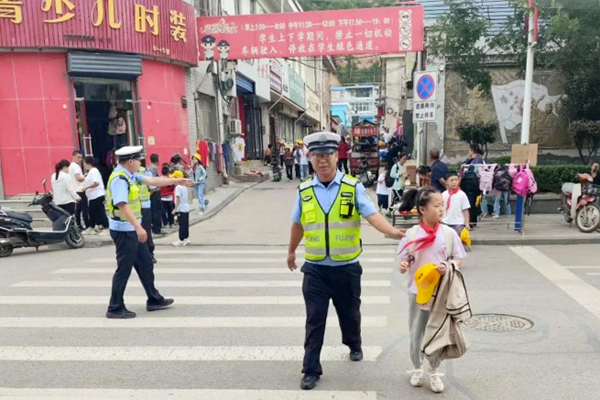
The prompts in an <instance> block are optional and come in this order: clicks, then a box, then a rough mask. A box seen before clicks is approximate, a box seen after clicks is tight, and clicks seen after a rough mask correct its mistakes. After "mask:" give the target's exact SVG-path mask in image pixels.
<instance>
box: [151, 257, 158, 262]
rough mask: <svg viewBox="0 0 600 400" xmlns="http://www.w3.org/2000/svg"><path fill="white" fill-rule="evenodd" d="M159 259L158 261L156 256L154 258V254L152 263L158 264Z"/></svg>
mask: <svg viewBox="0 0 600 400" xmlns="http://www.w3.org/2000/svg"><path fill="white" fill-rule="evenodd" d="M157 262H158V261H156V258H154V256H152V263H153V264H156V263H157Z"/></svg>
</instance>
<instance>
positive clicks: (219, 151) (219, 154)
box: [212, 143, 224, 174]
mask: <svg viewBox="0 0 600 400" xmlns="http://www.w3.org/2000/svg"><path fill="white" fill-rule="evenodd" d="M212 144H213V145H214V146H215V152H216V153H217V155H216V156H215V157H216V163H217V172H218V173H220V174H221V173H223V157H224V154H223V147H221V146H219V145H218V144H217V143H212Z"/></svg>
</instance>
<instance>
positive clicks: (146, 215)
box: [138, 165, 156, 264]
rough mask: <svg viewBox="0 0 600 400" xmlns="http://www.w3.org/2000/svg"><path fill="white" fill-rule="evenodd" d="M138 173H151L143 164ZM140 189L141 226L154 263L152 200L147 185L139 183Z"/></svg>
mask: <svg viewBox="0 0 600 400" xmlns="http://www.w3.org/2000/svg"><path fill="white" fill-rule="evenodd" d="M138 173H139V174H140V175H144V176H147V177H149V178H151V177H152V173H151V172H150V171H148V170H147V169H146V167H144V166H143V165H142V166H141V167H140V169H139V171H138ZM139 190H140V201H141V202H142V227H143V228H144V230H145V231H146V235H148V240H147V241H146V243H147V244H148V250H150V254H151V255H152V262H153V263H154V264H156V258H154V239H153V238H152V202H151V201H150V189H149V188H148V185H142V184H139Z"/></svg>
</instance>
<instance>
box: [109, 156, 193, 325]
mask: <svg viewBox="0 0 600 400" xmlns="http://www.w3.org/2000/svg"><path fill="white" fill-rule="evenodd" d="M142 150H143V147H142V146H125V147H123V148H121V149H119V150H117V151H116V152H115V155H116V156H117V158H118V160H119V165H118V166H117V167H116V168H115V170H114V171H113V173H112V174H111V176H110V178H109V179H108V185H107V191H106V202H107V203H108V210H109V226H110V236H111V237H112V239H113V241H114V243H115V246H116V255H117V270H116V272H115V274H114V276H113V281H112V295H111V298H110V304H109V306H108V311H107V312H106V317H107V318H121V319H125V318H134V317H135V316H136V314H135V313H134V312H133V311H129V310H128V309H127V308H126V307H125V302H124V300H123V295H124V293H125V288H126V286H127V281H128V279H129V276H130V275H131V269H132V267H133V268H135V270H136V272H137V274H138V276H139V278H140V281H141V282H142V286H143V287H144V290H145V291H146V295H147V296H148V301H147V303H146V310H147V311H156V310H160V309H162V308H166V307H169V306H170V305H171V304H173V299H165V298H164V297H163V296H161V294H160V293H159V292H158V290H156V288H155V287H154V265H153V263H152V256H151V254H150V251H149V250H148V246H147V245H146V240H148V235H147V234H146V230H145V229H144V228H143V227H142V225H141V223H140V222H141V219H142V203H141V201H140V185H152V186H169V185H185V186H188V187H192V186H193V184H194V183H193V182H192V181H191V180H189V179H171V178H165V177H157V178H154V177H147V176H144V175H140V174H139V173H138V171H139V169H140V166H141V160H143V159H144V155H143V154H142Z"/></svg>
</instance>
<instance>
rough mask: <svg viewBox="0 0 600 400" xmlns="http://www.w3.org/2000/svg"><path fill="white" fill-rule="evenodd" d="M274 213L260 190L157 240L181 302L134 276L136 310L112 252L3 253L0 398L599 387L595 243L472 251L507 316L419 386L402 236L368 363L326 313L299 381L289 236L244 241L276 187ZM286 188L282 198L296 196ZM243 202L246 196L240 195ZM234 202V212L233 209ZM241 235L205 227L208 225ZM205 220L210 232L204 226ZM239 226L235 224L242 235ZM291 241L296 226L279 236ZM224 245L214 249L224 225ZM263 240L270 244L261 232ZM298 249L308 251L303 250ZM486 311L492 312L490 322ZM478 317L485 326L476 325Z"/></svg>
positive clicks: (320, 395) (478, 393)
mask: <svg viewBox="0 0 600 400" xmlns="http://www.w3.org/2000/svg"><path fill="white" fill-rule="evenodd" d="M262 192H263V193H262V196H263V200H262V202H263V203H264V206H263V207H264V208H270V209H271V210H272V211H273V212H274V213H275V214H276V216H277V218H276V221H275V219H273V218H264V217H263V225H262V226H255V225H253V226H249V225H246V224H248V223H249V221H247V219H249V218H250V219H252V218H257V219H258V217H257V216H256V213H254V214H252V215H254V216H248V215H249V214H248V213H249V212H250V211H251V210H249V208H251V207H255V205H253V204H254V203H253V201H254V200H250V199H251V198H252V197H253V196H255V195H256V196H259V194H257V193H255V192H254V191H249V192H248V193H247V194H246V193H245V194H244V195H242V196H241V197H240V198H239V199H238V200H236V202H234V203H232V205H231V206H229V207H228V208H227V209H226V211H227V210H229V211H228V212H223V213H221V214H219V215H217V216H216V217H214V218H213V219H211V220H210V221H208V222H207V223H203V224H200V225H198V226H197V227H195V228H194V230H193V232H192V240H193V242H194V243H195V244H196V245H195V246H190V247H186V248H183V249H176V248H173V247H170V246H159V248H158V251H157V258H158V259H159V264H157V266H156V276H157V287H158V288H159V290H161V292H162V293H163V294H164V295H165V296H168V297H174V298H175V301H176V303H175V306H174V307H173V308H172V309H169V310H164V311H160V312H157V313H147V312H146V311H145V310H144V293H143V290H142V288H141V287H140V285H139V281H138V279H137V276H136V275H135V273H134V274H132V277H131V280H130V282H131V285H130V287H129V288H128V290H127V293H126V302H127V304H128V307H129V308H130V309H131V310H133V311H136V312H138V317H137V318H136V319H134V320H127V321H112V320H107V319H105V318H104V312H105V310H106V305H107V302H108V298H109V295H110V280H111V274H112V272H113V270H114V268H115V263H114V260H113V257H114V250H113V249H112V248H111V247H103V248H97V249H83V250H76V251H70V250H42V251H40V252H39V253H36V252H35V251H29V250H25V251H16V252H15V254H14V255H13V256H12V257H10V258H7V259H2V260H0V397H2V398H3V399H4V398H6V399H17V398H18V399H22V398H31V399H161V400H162V399H166V398H168V399H185V400H187V399H224V400H228V399H250V400H253V399H263V400H270V399H281V400H288V399H318V400H322V399H342V400H354V399H371V400H374V399H429V398H446V399H453V400H454V399H459V400H460V399H472V400H492V399H511V400H520V399H523V400H531V399H543V398H547V399H553V400H558V399H565V400H567V399H595V398H597V396H598V392H599V391H600V383H599V382H598V379H597V371H596V370H597V369H598V367H600V357H599V353H600V321H599V318H600V261H598V258H597V254H598V250H597V246H553V247H543V246H542V247H520V248H510V247H501V246H492V247H476V248H474V250H473V252H471V253H469V257H468V259H467V260H466V262H465V266H464V267H463V272H464V274H465V277H466V279H467V285H468V289H469V296H470V300H471V303H472V307H473V309H474V312H475V313H476V314H502V315H511V316H517V317H521V318H525V319H526V320H528V321H531V322H532V323H533V326H532V327H530V329H525V330H510V331H499V330H500V329H504V328H510V329H522V328H528V326H526V322H527V321H525V323H521V322H519V321H514V320H512V321H510V323H505V322H506V320H505V319H503V318H499V319H498V318H497V316H494V317H492V318H491V319H488V320H484V321H483V323H481V324H479V325H477V324H475V323H473V324H471V325H472V326H473V327H475V328H480V329H488V330H483V331H480V330H473V329H468V330H466V335H467V337H468V339H469V341H470V342H471V348H470V350H469V351H468V352H467V354H466V355H465V356H464V357H463V358H461V359H459V360H455V361H450V362H445V363H444V364H443V367H442V368H443V370H444V372H445V374H446V376H445V378H444V381H445V383H446V391H445V392H444V393H443V394H440V395H435V394H433V393H431V392H430V391H429V389H428V388H427V387H423V388H412V387H411V386H410V385H409V382H408V375H407V374H406V370H408V369H410V368H411V365H410V360H409V357H408V331H407V328H408V327H407V309H408V307H407V294H406V293H407V292H406V284H405V277H404V276H401V275H400V274H399V273H398V272H397V270H396V266H395V262H394V260H393V251H394V247H393V246H384V245H378V246H368V247H367V248H366V251H365V253H364V255H363V256H362V264H363V268H364V271H365V273H364V275H363V277H362V279H363V294H362V296H363V307H362V311H363V341H364V346H365V360H364V361H363V362H361V363H351V362H350V361H347V353H348V351H347V349H346V348H344V347H342V345H341V338H340V331H339V328H338V327H337V326H336V325H337V324H336V322H337V321H336V315H335V312H334V310H333V308H331V309H330V318H331V320H330V321H329V323H328V330H327V337H326V342H325V346H326V347H325V349H324V353H323V359H324V361H323V365H324V372H325V374H324V376H323V378H322V380H321V382H320V384H319V386H318V387H317V389H315V390H313V391H310V392H303V391H300V390H299V388H298V385H299V381H300V378H301V373H300V371H301V357H302V344H303V336H304V329H303V320H304V315H305V314H304V306H303V303H302V293H301V289H300V282H301V274H300V273H291V272H289V271H288V270H287V269H286V267H285V253H286V248H285V246H280V245H272V244H271V243H268V242H265V243H264V244H262V245H259V244H254V245H247V244H236V243H237V242H238V238H241V240H239V241H241V242H242V243H243V242H244V240H246V239H247V238H248V236H247V231H248V230H252V231H254V232H255V236H256V235H259V233H258V232H259V231H261V230H262V231H264V232H266V233H265V235H271V234H273V233H272V229H271V228H270V226H271V224H273V225H274V226H275V225H276V226H279V225H277V224H282V225H283V224H287V222H280V221H287V220H288V219H289V206H284V205H283V204H281V203H282V198H281V193H277V190H271V191H269V190H264V191H262ZM286 195H287V194H286ZM244 199H246V201H244ZM232 206H233V208H231V207H232ZM236 216H238V223H237V225H236V227H235V229H229V228H227V229H222V230H224V231H228V230H231V232H221V233H216V234H215V235H213V237H212V238H211V237H210V233H206V232H204V233H202V232H201V231H202V230H205V229H207V226H215V227H218V226H229V224H231V226H233V225H234V222H231V221H235V217H236ZM203 225H204V227H203ZM278 229H279V228H278ZM238 232H240V233H239V235H238ZM279 234H280V236H281V237H282V238H285V236H286V235H287V231H284V232H280V233H279ZM216 235H218V237H219V240H224V239H225V238H227V239H229V242H228V243H227V244H223V243H221V244H212V245H203V242H211V241H212V239H214V236H216ZM254 240H257V241H258V240H260V239H259V238H255V239H254ZM298 256H299V257H301V254H300V253H299V254H298ZM486 321H487V322H486ZM473 322H475V321H473Z"/></svg>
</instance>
